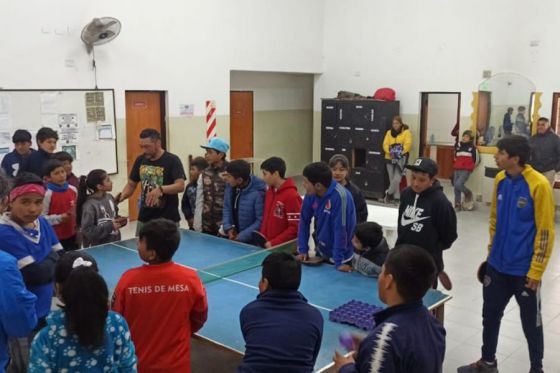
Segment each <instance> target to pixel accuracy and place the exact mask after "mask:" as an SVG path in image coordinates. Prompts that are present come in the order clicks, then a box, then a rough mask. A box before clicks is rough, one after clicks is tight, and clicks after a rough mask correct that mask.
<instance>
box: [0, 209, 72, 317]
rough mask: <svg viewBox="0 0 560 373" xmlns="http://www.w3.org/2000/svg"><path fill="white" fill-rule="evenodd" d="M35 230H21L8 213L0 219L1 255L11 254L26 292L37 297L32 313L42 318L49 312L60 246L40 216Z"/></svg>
mask: <svg viewBox="0 0 560 373" xmlns="http://www.w3.org/2000/svg"><path fill="white" fill-rule="evenodd" d="M36 225H37V229H36V230H35V229H24V228H22V227H21V226H20V225H18V224H17V223H16V222H14V221H13V220H11V219H10V215H9V213H4V215H2V216H1V217H0V237H2V239H1V240H0V251H4V252H6V253H8V254H11V255H12V256H13V257H14V258H15V259H16V260H17V265H18V268H19V270H20V272H21V275H22V277H23V281H24V282H25V286H26V287H27V289H28V290H29V291H30V292H32V293H33V294H35V296H37V302H36V303H35V309H36V311H37V317H38V318H41V317H44V316H46V315H48V313H49V312H50V311H51V302H52V295H53V289H54V269H55V266H56V262H57V260H58V257H59V254H60V253H62V252H63V251H62V245H61V244H60V242H58V238H56V235H55V233H54V230H53V228H52V227H51V225H50V224H49V223H48V222H47V220H46V219H45V218H44V217H42V216H39V218H38V219H37V220H36Z"/></svg>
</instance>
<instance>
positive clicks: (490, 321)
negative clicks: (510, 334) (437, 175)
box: [458, 135, 554, 373]
mask: <svg viewBox="0 0 560 373" xmlns="http://www.w3.org/2000/svg"><path fill="white" fill-rule="evenodd" d="M497 146H498V152H497V153H496V155H495V156H494V158H495V160H496V165H497V166H498V167H499V168H501V169H502V171H500V172H499V173H498V175H496V178H495V179H494V194H493V196H492V205H491V207H490V243H489V245H488V252H489V255H488V258H487V265H486V273H485V275H484V280H483V283H484V287H483V288H482V296H483V300H484V303H483V305H482V341H483V343H482V357H481V358H480V360H478V361H476V362H474V363H472V364H470V365H466V366H463V367H460V368H459V369H458V372H460V373H497V372H498V362H497V360H496V348H497V346H498V335H499V334H500V322H501V320H502V317H503V315H504V309H505V308H506V306H507V304H508V303H509V300H510V299H511V297H512V296H515V300H516V301H517V304H518V305H519V311H520V314H521V324H522V325H523V332H524V334H525V338H526V339H527V345H528V347H529V360H530V362H531V370H530V372H531V373H540V372H542V371H543V365H542V360H543V355H544V342H543V324H542V317H541V295H540V287H541V286H540V285H541V279H542V276H543V273H544V271H545V269H546V266H547V264H548V260H549V259H550V254H551V252H552V246H553V245H554V197H553V195H552V188H551V187H550V184H549V183H548V180H547V179H546V177H545V176H544V175H542V174H541V173H539V172H537V171H536V170H535V169H533V168H532V167H531V166H529V165H527V164H526V162H527V161H528V159H529V155H530V147H529V142H528V141H527V139H526V138H525V137H523V136H515V135H513V136H509V137H506V138H503V139H501V140H500V141H498V144H497Z"/></svg>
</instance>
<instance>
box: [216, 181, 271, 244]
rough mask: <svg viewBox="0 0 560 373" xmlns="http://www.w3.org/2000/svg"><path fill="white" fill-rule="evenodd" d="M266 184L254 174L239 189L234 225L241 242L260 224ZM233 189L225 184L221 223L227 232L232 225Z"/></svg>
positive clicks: (248, 237)
mask: <svg viewBox="0 0 560 373" xmlns="http://www.w3.org/2000/svg"><path fill="white" fill-rule="evenodd" d="M265 191H266V185H265V183H264V181H262V180H261V179H259V178H258V177H256V176H251V181H250V182H249V185H247V186H246V187H245V188H243V189H241V194H240V196H239V213H238V217H239V227H236V230H237V232H238V238H239V241H241V242H249V241H250V240H251V238H252V233H253V231H258V230H259V228H260V227H261V224H262V218H263V210H264V192H265ZM234 193H235V191H234V189H233V188H232V187H231V186H230V185H229V184H226V191H225V195H224V212H223V214H224V215H223V225H224V231H225V232H227V231H229V230H230V229H231V228H233V225H234V223H233V222H234V218H233V197H234Z"/></svg>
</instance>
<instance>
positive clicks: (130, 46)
mask: <svg viewBox="0 0 560 373" xmlns="http://www.w3.org/2000/svg"><path fill="white" fill-rule="evenodd" d="M1 1H2V6H1V9H2V11H1V13H0V30H1V32H0V45H2V53H0V87H4V88H91V87H93V86H94V84H93V74H92V72H91V61H90V57H88V55H87V54H86V52H85V49H84V48H83V45H82V42H81V40H80V33H81V29H82V27H83V26H84V25H85V24H86V23H87V22H89V21H90V20H91V19H92V18H93V17H96V16H97V17H99V16H105V15H109V16H114V17H116V18H118V19H120V20H121V21H122V24H123V28H122V32H121V34H120V35H119V37H118V38H117V39H115V40H114V41H113V42H111V43H110V44H107V45H103V46H100V47H98V48H97V49H96V57H97V66H98V77H99V83H98V85H99V86H100V87H107V88H115V89H116V96H117V102H116V104H117V117H118V118H123V117H124V115H125V114H124V94H123V91H124V90H127V89H128V90H135V89H137V90H151V89H153V90H167V91H169V111H170V112H169V115H170V116H177V115H178V112H179V107H178V105H179V104H181V103H194V104H195V115H197V116H198V115H203V113H204V107H203V104H204V101H205V100H206V99H214V100H216V104H217V114H218V115H223V114H227V115H229V83H230V70H262V71H288V72H306V73H307V72H318V71H320V70H321V63H322V55H321V43H322V31H323V12H322V7H323V2H322V1H321V0H308V1H297V0H285V1H282V2H268V1H259V0H236V1H229V0H207V1H202V0H198V1H192V0H191V1H178V0H174V1H164V2H159V3H157V2H156V3H154V2H153V1H147V0H136V1H131V0H126V1H124V0H123V1H109V0H100V1H96V2H82V1H71V0H30V1H29V0H28V1H8V0H1ZM66 60H72V61H74V64H75V67H71V68H68V67H65V61H66Z"/></svg>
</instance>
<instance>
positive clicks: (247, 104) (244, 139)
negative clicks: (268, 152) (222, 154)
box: [229, 91, 254, 159]
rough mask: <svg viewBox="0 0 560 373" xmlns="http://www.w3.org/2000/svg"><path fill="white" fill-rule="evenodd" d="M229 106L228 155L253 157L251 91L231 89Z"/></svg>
mask: <svg viewBox="0 0 560 373" xmlns="http://www.w3.org/2000/svg"><path fill="white" fill-rule="evenodd" d="M229 108H230V109H229V110H230V113H229V117H230V123H229V131H230V146H231V150H230V157H231V159H240V158H253V155H254V151H253V91H231V92H230V100H229Z"/></svg>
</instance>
